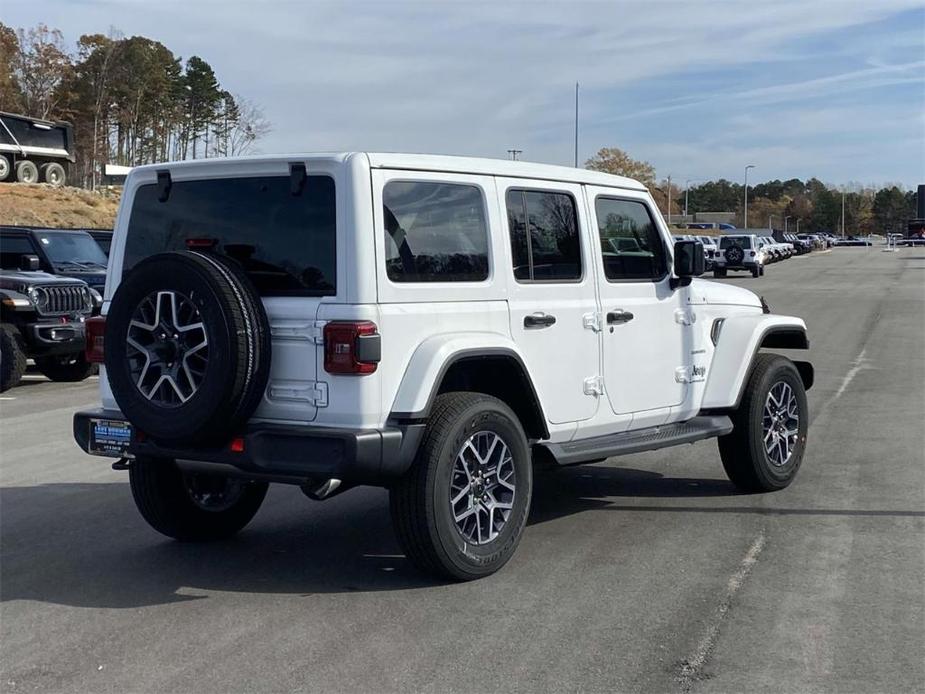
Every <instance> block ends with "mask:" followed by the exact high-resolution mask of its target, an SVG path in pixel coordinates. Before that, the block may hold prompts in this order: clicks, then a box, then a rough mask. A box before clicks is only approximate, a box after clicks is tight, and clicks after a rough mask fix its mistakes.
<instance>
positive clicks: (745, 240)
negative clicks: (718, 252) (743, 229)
mask: <svg viewBox="0 0 925 694" xmlns="http://www.w3.org/2000/svg"><path fill="white" fill-rule="evenodd" d="M733 244H735V245H736V246H738V247H739V248H751V247H752V240H751V238H749V237H748V236H724V237H723V238H721V239H720V241H719V247H720V248H729V247H731V246H732V245H733Z"/></svg>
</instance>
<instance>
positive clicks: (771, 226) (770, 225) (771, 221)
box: [768, 214, 774, 231]
mask: <svg viewBox="0 0 925 694" xmlns="http://www.w3.org/2000/svg"><path fill="white" fill-rule="evenodd" d="M768 231H774V215H773V214H769V215H768Z"/></svg>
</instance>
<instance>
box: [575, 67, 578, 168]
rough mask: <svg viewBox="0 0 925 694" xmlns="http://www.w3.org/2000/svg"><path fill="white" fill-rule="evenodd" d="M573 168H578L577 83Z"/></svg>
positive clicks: (576, 91)
mask: <svg viewBox="0 0 925 694" xmlns="http://www.w3.org/2000/svg"><path fill="white" fill-rule="evenodd" d="M575 168H576V169H577V168H578V82H575Z"/></svg>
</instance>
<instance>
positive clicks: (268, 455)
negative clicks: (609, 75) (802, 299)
mask: <svg viewBox="0 0 925 694" xmlns="http://www.w3.org/2000/svg"><path fill="white" fill-rule="evenodd" d="M109 262H110V265H109V278H110V281H109V282H108V283H107V285H106V296H105V304H104V307H103V317H101V318H99V319H94V320H91V321H90V324H89V327H88V332H89V338H88V341H89V347H88V350H89V352H90V355H89V356H91V357H92V358H94V359H96V360H102V361H104V363H105V369H104V370H103V372H102V375H101V378H100V389H101V396H102V406H101V407H100V408H99V409H96V410H92V411H87V412H80V413H77V414H76V415H75V417H74V435H75V438H76V440H77V442H78V443H79V444H80V446H81V447H82V448H83V449H84V450H85V451H87V452H90V453H94V454H99V455H104V456H112V457H116V458H119V460H118V461H117V462H116V463H115V464H114V467H116V468H117V469H128V471H129V476H130V480H131V488H132V492H133V495H134V498H135V502H136V504H137V506H138V508H139V510H140V512H141V514H142V515H143V516H144V518H145V519H146V520H147V521H148V522H149V523H150V524H151V525H152V526H153V527H154V528H155V529H157V530H158V531H160V532H162V533H164V534H166V535H169V536H171V537H175V538H179V539H182V540H211V539H216V538H221V537H226V536H229V535H231V534H233V533H235V532H237V531H238V530H240V529H241V528H243V527H244V526H245V525H246V524H247V523H248V521H250V519H251V518H252V517H253V516H254V514H255V513H256V511H257V509H258V507H259V506H260V504H261V502H262V501H263V499H264V496H265V494H266V491H267V483H269V482H282V483H289V484H296V485H299V486H300V487H301V488H302V489H303V490H304V491H305V493H306V494H307V495H308V496H310V497H312V498H314V499H323V498H328V497H331V496H332V495H334V494H337V493H339V492H341V491H343V490H345V489H348V488H350V487H352V486H354V485H359V484H369V485H379V486H384V487H388V488H389V489H390V491H391V510H392V518H393V522H394V525H395V529H396V533H397V535H398V538H399V540H400V542H401V544H402V546H403V548H404V550H405V552H406V554H407V555H408V557H409V559H410V560H411V561H413V562H414V564H416V565H417V566H419V567H420V568H422V569H423V570H425V571H429V572H432V573H435V574H438V575H441V576H445V577H450V578H453V579H472V578H477V577H480V576H484V575H486V574H489V573H491V572H493V571H496V570H497V569H498V568H499V567H501V566H502V565H503V564H504V563H505V562H506V561H507V560H508V559H509V558H510V557H511V555H512V553H513V552H514V550H515V548H516V546H517V544H518V541H519V539H520V537H521V534H522V532H523V529H524V525H525V523H526V520H527V514H528V511H529V508H530V499H531V492H532V483H533V482H532V480H533V472H532V463H533V462H534V461H542V462H544V463H547V464H548V463H554V464H558V465H570V464H575V463H588V462H594V461H599V460H603V459H605V458H608V457H610V456H615V455H620V454H625V453H634V452H638V451H644V450H650V449H656V448H662V447H666V446H674V445H678V444H682V443H690V442H692V441H696V440H698V439H705V438H710V437H718V438H719V451H720V458H721V459H722V462H723V466H724V467H725V469H726V472H727V474H728V475H729V478H730V479H731V480H732V481H733V482H734V483H735V485H736V486H737V487H739V488H740V489H743V490H748V491H770V490H775V489H780V488H782V487H785V486H787V485H788V484H789V483H790V482H791V480H792V479H793V478H794V475H795V474H796V472H797V469H798V468H799V466H800V463H801V460H802V457H803V452H804V447H805V444H806V434H807V426H808V422H809V417H808V411H807V405H806V395H805V390H806V389H807V388H809V387H810V386H811V385H812V381H813V369H812V366H811V365H810V364H808V363H806V362H792V361H790V360H789V359H787V358H785V357H783V356H778V355H775V354H771V353H767V352H764V351H763V350H764V349H765V348H796V349H806V348H808V341H807V338H806V329H805V325H804V323H803V321H802V320H800V319H799V318H793V317H787V316H777V315H772V314H770V313H769V311H768V309H767V307H766V305H764V304H763V301H762V300H759V298H758V297H757V296H755V295H754V294H752V293H751V292H748V291H746V290H744V289H741V288H737V287H731V286H724V285H722V284H717V283H713V282H707V281H703V280H699V279H692V278H693V276H695V275H697V274H699V273H700V272H702V269H703V252H702V249H701V247H700V244H699V243H698V242H694V241H684V242H681V243H677V244H672V243H671V237H670V235H669V233H668V229H667V228H666V226H665V225H664V223H663V221H662V218H661V215H660V214H659V212H658V208H657V207H656V205H655V203H654V202H653V200H652V198H651V196H650V195H649V193H648V192H647V191H646V189H645V188H644V187H643V186H642V185H641V184H639V183H637V182H636V181H633V180H629V179H626V178H620V177H616V176H609V175H606V174H602V173H597V172H592V171H583V170H580V169H571V168H561V167H554V166H545V165H537V164H529V163H524V162H508V161H498V160H484V159H465V158H456V157H438V156H419V155H402V154H367V153H346V154H337V155H294V156H291V157H279V158H277V157H260V158H246V159H238V160H200V161H195V162H184V163H177V164H164V165H158V166H145V167H140V168H136V169H133V170H132V172H131V174H130V175H129V177H128V180H127V181H126V185H125V190H124V193H123V201H122V205H121V208H120V212H119V217H118V220H117V222H116V227H115V235H114V238H113V244H112V251H111V256H110V261H109Z"/></svg>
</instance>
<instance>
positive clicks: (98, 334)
mask: <svg viewBox="0 0 925 694" xmlns="http://www.w3.org/2000/svg"><path fill="white" fill-rule="evenodd" d="M86 329H87V344H86V346H85V347H84V352H85V354H86V357H87V361H88V362H90V363H91V364H102V363H103V336H104V335H105V334H106V318H104V317H103V316H94V317H93V318H88V319H87V322H86Z"/></svg>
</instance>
